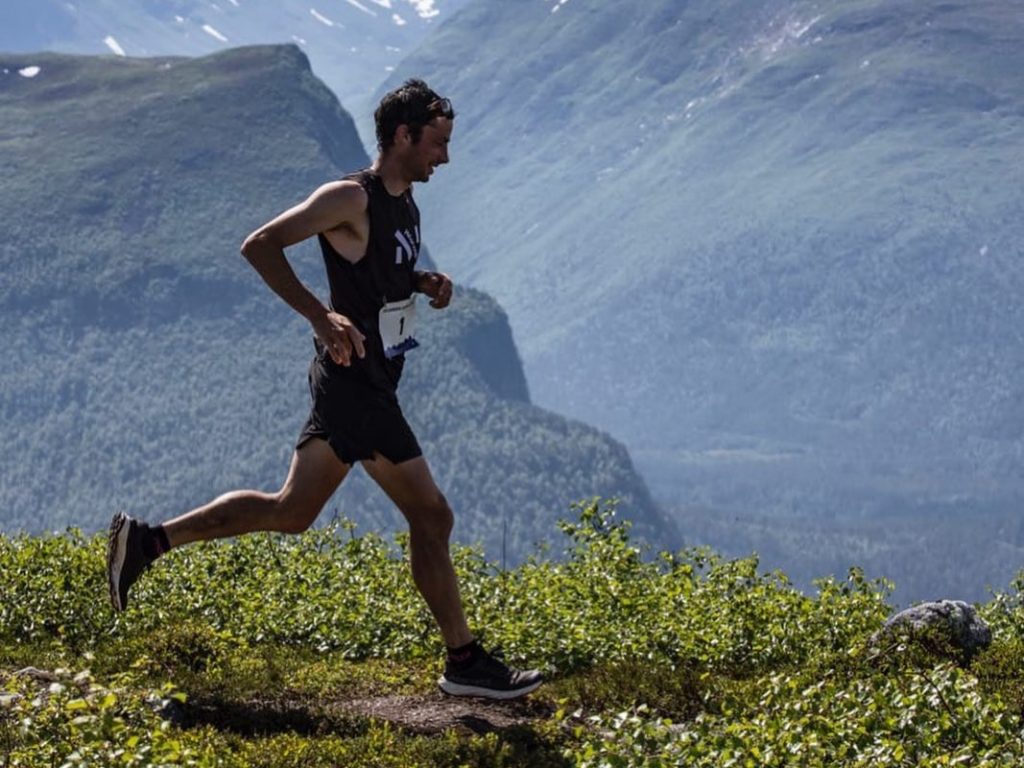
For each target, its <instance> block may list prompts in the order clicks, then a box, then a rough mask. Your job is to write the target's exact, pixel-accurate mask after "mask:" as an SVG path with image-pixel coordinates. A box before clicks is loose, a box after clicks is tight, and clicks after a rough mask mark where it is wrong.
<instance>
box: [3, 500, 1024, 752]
mask: <svg viewBox="0 0 1024 768" xmlns="http://www.w3.org/2000/svg"><path fill="white" fill-rule="evenodd" d="M577 511H578V517H577V519H576V520H575V521H572V522H564V523H562V524H561V529H562V532H563V533H564V534H565V535H566V537H567V538H566V541H567V546H566V548H565V553H564V557H562V558H560V559H557V560H547V559H541V558H539V557H535V558H531V559H530V560H528V561H527V562H525V563H524V564H522V565H521V566H519V567H517V568H515V569H513V570H508V571H501V570H499V569H498V568H496V567H495V566H494V565H493V564H492V563H489V562H487V561H486V560H485V559H484V558H483V557H482V555H481V554H480V552H479V551H476V550H473V549H467V548H457V549H456V551H455V559H456V563H457V568H458V571H459V573H460V576H461V578H462V580H463V584H464V595H465V599H466V602H467V604H468V606H469V608H470V611H471V614H470V620H471V623H472V625H473V626H475V627H478V628H480V629H481V630H482V632H483V637H484V639H485V641H486V642H487V643H489V644H492V645H500V646H502V647H503V648H504V650H505V653H506V655H507V657H508V658H510V659H511V660H512V661H514V662H519V663H522V662H528V663H531V664H540V665H542V666H543V667H544V668H545V669H546V670H547V672H548V673H549V675H550V682H549V683H548V684H547V685H545V686H544V687H543V688H541V689H540V691H538V692H537V693H536V694H534V695H533V696H532V697H531V698H530V699H529V700H527V701H526V702H520V703H516V704H505V705H498V704H491V703H480V702H473V703H469V704H468V706H469V708H470V709H469V714H470V715H471V716H465V717H462V718H461V719H459V718H454V719H452V718H449V719H448V721H447V722H446V721H445V720H444V716H445V713H446V712H450V711H452V710H453V709H454V708H456V707H465V706H467V703H466V702H465V701H462V700H451V699H445V698H442V697H441V695H440V694H438V693H436V692H435V691H434V679H435V678H436V676H437V674H438V672H439V670H440V651H441V648H440V643H439V639H438V637H437V635H436V632H435V630H434V629H433V626H432V622H431V621H430V618H429V616H428V614H427V612H426V610H425V608H424V606H423V604H422V601H421V600H420V599H419V597H418V596H417V594H416V592H415V590H414V588H413V585H412V583H411V580H410V577H409V573H408V566H407V563H406V562H405V558H406V552H405V541H404V539H403V538H402V537H398V538H397V539H396V540H395V541H394V542H389V541H386V540H384V539H383V538H381V537H379V536H375V535H365V536H356V535H355V533H354V530H353V527H352V526H351V524H347V523H344V522H342V523H337V524H335V525H333V526H331V527H329V528H326V529H323V530H318V531H314V532H310V533H307V534H304V535H302V536H299V537H272V536H263V535H259V536H249V537H244V538H241V539H239V540H236V541H231V542H219V543H208V544H202V545H198V546H194V547H191V548H187V549H184V550H180V551H177V552H173V553H171V554H170V555H169V556H168V557H167V558H166V559H165V560H164V561H161V562H160V563H158V564H157V565H156V566H155V567H154V569H153V570H152V571H151V572H150V573H149V574H147V575H146V576H145V577H144V578H143V581H141V582H140V583H139V585H138V588H137V589H136V591H135V592H134V594H133V597H134V600H133V603H132V605H131V607H130V608H129V610H128V611H127V612H126V613H125V614H123V615H121V616H118V617H114V616H113V615H112V614H111V613H110V611H109V609H108V608H107V605H106V589H105V584H104V579H103V574H102V554H103V548H104V542H103V541H102V539H101V538H100V537H92V538H88V537H84V536H82V535H81V534H78V533H76V532H68V533H67V534H65V535H60V536H46V537H28V536H18V537H13V538H11V537H3V538H0V574H2V576H0V691H2V693H0V765H3V766H5V768H6V766H44V765H46V766H48V765H68V766H71V765H86V764H91V765H97V764H99V765H123V766H156V765H191V766H250V765H256V766H268V767H270V766H273V767H274V768H278V767H283V766H336V765H353V766H356V765H373V766H414V765H423V766H463V765H473V766H484V765H487V766H490V765H495V766H520V765H521V766H548V765H551V766H560V765H566V766H568V765H583V766H594V767H595V768H596V767H597V766H669V765H687V766H690V765H695V766H744V767H746V766H750V767H751V768H754V767H758V768H759V767H760V766H830V767H831V766H851V767H852V766H864V767H865V768H867V766H871V768H876V767H878V766H893V768H896V767H897V766H900V767H902V766H906V767H907V768H909V767H910V766H947V765H960V766H997V765H1007V766H1010V765H1019V764H1020V762H1021V761H1022V760H1024V740H1022V738H1021V724H1022V720H1021V715H1022V706H1024V697H1022V695H1021V693H1020V691H1021V690H1022V685H1021V684H1022V683H1024V663H1022V662H1024V575H1022V577H1021V578H1020V579H1018V581H1017V582H1016V583H1015V584H1014V585H1013V588H1012V590H1011V591H1010V592H1009V593H1006V594H1000V595H997V596H995V597H994V598H993V600H991V601H990V602H989V603H988V604H986V605H984V606H982V613H983V615H984V617H985V618H986V620H987V621H989V623H990V625H991V626H992V628H993V634H994V636H995V641H994V643H993V646H992V647H991V648H990V649H989V650H988V651H986V652H985V653H983V654H981V655H980V656H978V657H976V658H975V659H974V660H973V661H972V662H971V664H970V666H968V667H961V666H957V664H956V663H954V662H953V661H950V660H949V658H948V656H947V655H945V654H943V653H942V652H941V649H939V650H936V649H935V646H933V645H926V644H923V643H918V642H916V641H915V640H914V639H913V638H909V637H895V638H893V639H891V640H890V641H888V644H887V645H886V646H877V645H876V646H873V645H871V644H870V643H869V638H870V636H871V634H872V633H873V632H874V631H875V630H877V629H878V628H879V627H880V626H881V624H882V622H883V621H884V619H885V617H886V616H887V615H888V613H889V611H890V608H889V607H888V605H887V603H886V597H887V595H888V593H889V591H890V585H889V584H887V583H885V582H880V581H871V580H868V579H866V578H865V576H864V575H863V574H862V573H860V572H859V571H856V570H854V571H851V573H850V574H849V577H848V578H847V579H845V580H843V581H837V580H834V579H826V580H822V581H820V582H818V584H817V592H816V594H815V595H814V596H806V595H803V594H801V593H800V592H798V591H797V590H795V589H794V588H793V587H792V586H791V585H790V584H789V583H788V580H787V579H786V577H785V576H784V575H783V574H781V573H778V572H775V573H760V572H758V568H757V561H756V560H755V559H752V558H748V559H739V560H724V559H722V558H720V557H719V556H717V555H715V554H714V553H712V552H710V551H707V550H700V549H692V550H685V551H681V552H677V553H668V552H663V553H658V554H657V555H655V554H654V553H650V552H647V553H645V552H642V551H641V550H640V549H639V548H638V547H636V546H635V544H634V543H633V542H632V541H631V540H630V537H629V529H630V526H629V524H628V523H625V522H620V521H618V520H617V519H616V518H615V515H614V509H613V507H612V506H611V505H609V504H604V503H600V502H598V501H593V502H590V503H586V504H582V505H580V506H579V507H578V509H577ZM929 648H931V649H932V650H928V649H929ZM29 666H31V667H35V668H37V670H36V671H34V672H22V673H20V674H16V671H17V670H23V669H24V668H25V667H29ZM39 670H45V672H40V671H39ZM396 703H397V704H396ZM389 706H390V709H389V708H388V707H389ZM413 710H416V711H422V710H429V712H431V713H432V715H433V717H434V720H433V724H431V723H430V722H427V721H428V720H430V718H426V720H425V721H423V722H420V723H418V724H417V723H416V722H414V721H412V720H410V718H409V715H410V712H412V711H413ZM463 713H464V714H465V710H463ZM438 723H440V724H438Z"/></svg>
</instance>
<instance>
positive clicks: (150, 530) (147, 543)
mask: <svg viewBox="0 0 1024 768" xmlns="http://www.w3.org/2000/svg"><path fill="white" fill-rule="evenodd" d="M170 548H171V542H170V541H168V540H167V531H165V530H164V527H163V526H162V525H157V526H153V527H150V526H148V525H147V526H146V527H145V529H144V534H143V536H142V552H143V554H145V555H146V557H148V558H150V559H151V560H156V559H157V558H158V557H160V555H162V554H164V553H166V552H167V551H168V550H169V549H170Z"/></svg>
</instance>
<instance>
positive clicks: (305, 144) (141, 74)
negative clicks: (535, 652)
mask: <svg viewBox="0 0 1024 768" xmlns="http://www.w3.org/2000/svg"><path fill="white" fill-rule="evenodd" d="M0 73H3V74H0V125H2V126H4V128H3V134H2V137H0V168H3V170H4V176H5V179H7V181H6V183H5V184H4V185H3V187H2V188H0V216H2V218H3V220H4V221H5V222H6V223H7V227H8V229H7V233H8V234H7V237H5V238H4V241H3V243H2V244H0V269H2V271H3V274H4V276H5V279H4V282H3V283H2V285H0V323H2V325H3V327H4V329H5V332H4V334H3V336H2V340H0V356H2V358H3V360H4V367H3V369H2V371H0V413H2V414H3V441H2V447H0V521H2V522H0V527H2V528H4V529H5V530H18V529H24V530H28V531H40V530H45V529H51V528H59V527H63V526H65V525H76V526H80V527H83V528H85V529H97V528H99V527H101V526H103V525H105V523H106V521H107V520H108V519H109V515H110V514H111V512H112V511H113V510H114V509H115V508H117V507H124V508H127V509H129V510H132V511H133V512H135V513H137V514H139V515H141V516H143V517H145V518H149V519H151V518H154V517H161V518H163V517H168V516H170V515H172V514H177V513H180V512H182V511H184V510H186V509H188V508H190V507H191V506H194V505H196V504H198V503H201V502H203V501H205V500H207V499H209V498H211V497H212V496H214V495H216V494H219V493H221V492H224V491H227V490H230V489H232V488H238V487H256V488H264V489H271V488H276V487H278V486H279V484H280V482H281V481H282V480H283V478H284V474H285V472H286V470H287V462H288V459H289V456H290V454H291V451H292V447H293V445H294V441H295V439H296V438H297V436H298V432H299V429H300V428H301V426H302V423H303V422H304V420H305V418H306V415H307V413H308V408H309V393H308V387H307V380H306V372H307V368H308V364H309V360H310V357H311V355H312V349H313V348H312V341H311V332H310V329H309V327H308V325H307V324H306V323H305V322H304V321H303V320H302V319H301V318H299V317H298V316H297V315H295V313H294V312H292V311H291V310H290V309H289V308H288V307H287V306H285V305H284V303H283V302H281V301H280V300H278V299H277V297H276V296H274V295H273V294H272V293H271V292H270V291H269V290H268V289H267V288H266V287H265V286H264V285H263V284H262V283H261V281H260V280H259V278H258V277H257V276H256V275H255V273H254V272H253V270H252V269H250V268H249V266H248V265H247V264H246V263H245V261H244V259H242V258H241V257H240V256H239V255H238V247H239V244H240V243H241V240H242V239H243V238H244V237H245V235H246V233H248V232H250V231H252V230H253V229H254V228H255V227H257V226H258V225H259V224H260V223H262V222H263V221H266V220H268V219H269V218H270V217H272V216H273V215H275V214H276V213H278V212H279V211H280V210H283V209H284V208H286V207H287V206H289V205H291V204H293V203H295V202H298V201H299V200H301V199H302V198H303V197H305V196H306V195H307V194H308V193H309V192H310V191H311V190H312V189H314V188H315V187H316V186H318V185H319V184H321V183H323V182H324V181H326V180H329V179H331V178H336V177H337V176H339V175H340V174H341V173H342V172H343V171H344V170H351V169H356V168H359V167H365V165H367V164H368V158H367V157H366V155H365V153H364V151H363V149H362V146H361V144H360V142H359V139H358V136H357V135H356V132H355V129H354V126H353V123H352V120H351V118H350V117H349V115H348V114H347V113H346V112H345V111H344V110H343V109H342V108H341V106H340V105H339V103H338V101H337V99H336V98H335V97H334V96H333V95H332V94H331V92H330V91H329V90H328V89H327V88H326V86H324V84H323V83H321V82H320V81H319V80H318V79H317V78H315V77H314V76H313V74H312V72H311V71H310V67H309V62H308V60H307V58H306V57H305V55H304V54H303V53H302V52H301V51H300V50H299V49H298V48H297V47H296V46H271V47H250V48H242V49H232V50H229V51H226V52H223V53H219V54H215V55H211V56H207V57H203V58H198V59H182V58H155V59H133V58H113V57H82V56H67V55H57V54H31V55H13V54H8V55H3V56H0ZM254 94H257V95H259V96H260V98H253V96H254ZM421 190H422V194H419V195H417V199H422V198H424V197H428V196H429V194H430V190H429V188H427V187H423V188H421ZM424 231H425V240H427V241H428V244H429V240H430V238H431V237H432V229H431V226H430V223H429V220H424ZM290 256H291V257H292V261H293V263H294V264H295V266H296V269H297V271H298V272H299V274H300V277H302V279H304V280H305V281H306V282H307V284H309V285H311V286H312V287H313V288H314V290H317V291H318V292H319V293H321V294H323V293H325V288H326V285H325V283H326V281H325V279H324V276H323V266H322V261H321V257H320V254H319V253H318V252H317V251H316V249H315V248H314V247H313V244H312V242H311V241H310V242H307V243H306V244H303V245H302V246H300V247H297V248H295V249H293V250H292V251H290ZM423 314H424V315H425V317H424V328H423V334H422V336H423V342H424V345H423V349H421V350H416V352H415V353H412V354H410V361H409V363H410V364H409V366H408V367H407V371H408V372H409V375H408V376H407V378H406V381H405V382H403V386H402V388H401V389H400V396H401V397H402V399H403V400H404V401H406V402H407V409H408V413H409V418H410V421H411V422H412V423H413V425H414V427H415V428H417V429H418V430H419V431H420V436H421V440H422V445H423V447H424V451H425V453H426V455H427V456H428V457H429V458H430V459H431V461H432V466H433V467H434V470H435V472H436V473H437V475H438V477H439V480H440V481H441V483H442V484H443V486H444V488H445V490H446V492H447V494H448V497H449V499H450V500H451V502H452V504H453V507H454V508H455V509H456V511H457V514H458V520H459V523H458V525H459V527H458V536H459V537H460V538H461V539H462V540H464V541H482V542H484V543H485V545H486V546H487V548H488V551H489V552H491V553H492V554H493V553H497V552H499V551H500V547H501V544H502V536H503V534H504V531H505V528H506V527H505V526H503V525H502V524H501V521H502V520H506V521H507V540H506V544H507V550H508V553H509V556H510V557H513V558H518V557H521V556H522V555H523V554H525V553H526V552H528V551H530V550H531V549H532V547H533V544H534V541H535V540H536V539H537V538H539V537H541V536H542V535H543V536H547V535H548V533H549V532H550V531H551V530H552V524H553V522H554V521H555V519H557V518H559V517H565V516H568V514H569V509H568V505H569V503H570V502H571V501H574V500H576V499H579V498H584V497H589V496H592V495H601V496H621V497H622V498H623V511H624V512H625V513H628V514H629V516H630V517H633V518H635V519H636V522H637V526H638V528H639V529H640V530H641V532H642V534H643V535H645V536H646V537H647V538H649V539H650V540H652V541H662V540H665V539H668V540H672V538H673V535H674V534H673V532H672V528H671V525H669V524H668V523H667V522H666V521H665V520H664V518H663V517H662V516H661V515H660V513H659V512H658V510H657V509H656V508H655V507H654V505H653V503H652V501H651V499H650V496H649V494H648V492H647V490H646V487H645V486H644V484H643V482H642V480H640V478H639V477H638V476H637V474H636V472H635V470H634V469H633V467H632V463H631V461H630V458H629V455H628V453H627V452H626V450H625V449H624V448H623V447H622V446H621V444H619V443H616V442H615V441H614V440H612V439H610V438H609V437H608V436H607V435H604V434H602V433H600V432H598V431H597V430H594V429H593V428H590V427H587V426H585V425H583V424H580V423H578V422H573V421H570V420H567V419H565V418H563V417H560V416H555V415H554V414H551V413H548V412H545V411H542V410H541V409H539V408H536V407H535V406H532V405H531V404H530V401H529V394H528V389H527V386H526V380H525V378H524V376H523V373H522V368H521V364H520V362H519V358H518V353H517V351H516V348H515V345H514V343H513V341H512V335H511V331H510V329H509V327H508V323H507V320H506V318H505V315H504V313H503V312H502V310H501V309H500V307H498V306H497V305H496V304H495V302H494V301H493V300H492V299H490V298H489V297H487V296H486V295H484V294H482V293H479V292H477V291H473V290H464V289H461V288H460V289H459V290H458V291H457V294H456V300H455V301H454V303H453V306H452V308H451V309H450V310H446V311H445V312H443V313H434V312H433V311H432V310H425V311H424V313H423ZM330 507H331V508H333V509H338V508H340V511H341V512H342V513H343V514H345V515H347V516H349V517H352V518H354V519H356V520H357V521H360V522H364V523H368V524H373V525H377V524H380V523H381V522H382V521H383V522H384V523H387V524H388V525H389V526H391V527H398V524H399V523H398V519H397V515H392V516H391V517H390V518H389V517H388V515H391V512H390V504H388V503H387V502H386V501H385V500H383V499H382V498H381V494H380V493H379V492H378V491H376V489H372V491H371V489H370V488H368V487H367V485H366V483H365V481H359V480H358V479H353V481H352V482H351V483H348V482H346V485H345V486H344V487H343V489H342V492H341V493H340V494H339V496H338V497H336V499H335V500H334V501H333V502H331V504H330ZM328 514H329V513H328Z"/></svg>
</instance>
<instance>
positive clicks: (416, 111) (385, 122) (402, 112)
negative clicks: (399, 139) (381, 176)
mask: <svg viewBox="0 0 1024 768" xmlns="http://www.w3.org/2000/svg"><path fill="white" fill-rule="evenodd" d="M435 117H446V118H448V119H449V120H452V119H454V117H455V110H453V109H452V103H451V102H450V101H448V99H444V98H442V97H440V96H438V95H437V94H436V93H435V92H434V91H432V90H431V89H430V87H429V86H428V85H427V84H426V83H425V82H423V81H422V80H417V79H415V78H413V79H410V80H406V81H405V82H404V83H402V85H400V86H399V87H398V88H396V89H395V90H393V91H391V92H390V93H386V94H384V98H382V99H381V100H380V104H378V105H377V109H376V111H375V112H374V113H373V119H374V121H375V122H376V124H377V148H378V149H379V150H380V151H381V152H384V151H386V150H388V149H390V148H391V147H392V145H394V143H395V131H396V130H398V126H400V125H408V126H409V135H410V136H411V137H412V141H413V144H415V143H416V142H418V141H419V140H420V136H422V135H423V126H425V125H427V124H428V123H429V122H430V121H431V120H433V119H434V118H435Z"/></svg>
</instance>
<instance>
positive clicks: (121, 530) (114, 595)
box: [107, 512, 131, 611]
mask: <svg viewBox="0 0 1024 768" xmlns="http://www.w3.org/2000/svg"><path fill="white" fill-rule="evenodd" d="M130 527H131V526H129V525H128V516H127V515H125V514H124V513H123V512H118V513H117V514H116V515H114V519H113V520H111V521H110V534H109V535H108V536H107V586H108V588H109V589H110V603H111V605H113V606H114V610H115V611H123V610H124V606H123V605H121V591H120V590H119V589H118V588H117V584H118V582H119V581H120V579H121V569H122V568H124V558H125V553H126V552H127V551H128V529H129V528H130Z"/></svg>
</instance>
